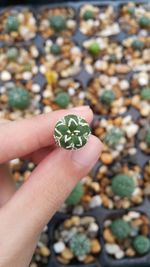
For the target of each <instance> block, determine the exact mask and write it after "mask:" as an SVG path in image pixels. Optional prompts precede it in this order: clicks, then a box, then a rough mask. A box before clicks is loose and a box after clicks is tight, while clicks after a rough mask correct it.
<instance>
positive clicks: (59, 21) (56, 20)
mask: <svg viewBox="0 0 150 267" xmlns="http://www.w3.org/2000/svg"><path fill="white" fill-rule="evenodd" d="M49 22H50V25H51V27H52V28H53V29H54V31H56V32H61V31H63V30H65V28H66V19H65V18H64V17H63V16H61V15H59V16H58V15H57V16H52V17H50V18H49Z"/></svg>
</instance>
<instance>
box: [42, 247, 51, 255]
mask: <svg viewBox="0 0 150 267" xmlns="http://www.w3.org/2000/svg"><path fill="white" fill-rule="evenodd" d="M40 253H41V255H42V256H43V257H48V256H49V255H50V250H49V248H48V247H46V246H42V247H41V248H40Z"/></svg>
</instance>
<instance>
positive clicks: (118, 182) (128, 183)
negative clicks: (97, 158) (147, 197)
mask: <svg viewBox="0 0 150 267" xmlns="http://www.w3.org/2000/svg"><path fill="white" fill-rule="evenodd" d="M111 188H112V191H113V193H114V194H115V195H117V196H120V197H128V198H129V197H131V195H132V193H133V192H134V189H135V184H134V180H133V178H132V177H131V176H128V175H126V174H118V175H116V176H115V177H113V179H112V186H111Z"/></svg>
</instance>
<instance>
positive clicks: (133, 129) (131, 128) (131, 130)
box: [125, 124, 139, 138]
mask: <svg viewBox="0 0 150 267" xmlns="http://www.w3.org/2000/svg"><path fill="white" fill-rule="evenodd" d="M138 129H139V126H138V125H136V124H131V125H128V126H127V127H126V128H125V131H126V134H127V137H128V138H132V137H133V136H135V134H136V133H137V132H138Z"/></svg>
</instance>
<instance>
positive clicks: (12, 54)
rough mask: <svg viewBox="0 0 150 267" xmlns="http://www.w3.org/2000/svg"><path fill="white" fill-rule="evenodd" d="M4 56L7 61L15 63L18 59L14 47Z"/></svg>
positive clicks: (16, 50)
mask: <svg viewBox="0 0 150 267" xmlns="http://www.w3.org/2000/svg"><path fill="white" fill-rule="evenodd" d="M6 56H7V59H8V60H9V61H16V60H17V57H18V49H17V48H16V47H11V48H9V49H8V50H7V53H6Z"/></svg>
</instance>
